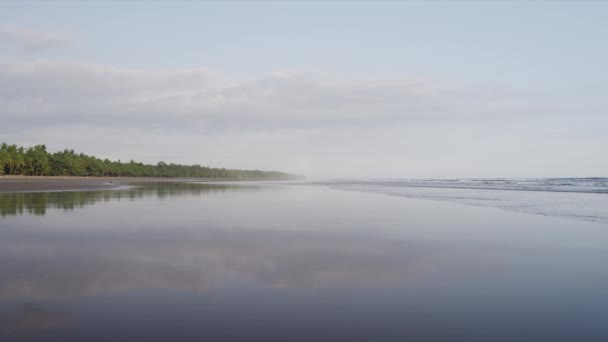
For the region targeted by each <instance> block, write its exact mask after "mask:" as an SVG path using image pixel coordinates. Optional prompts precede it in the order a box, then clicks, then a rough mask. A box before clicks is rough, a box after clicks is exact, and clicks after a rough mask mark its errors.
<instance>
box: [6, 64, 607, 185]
mask: <svg viewBox="0 0 608 342" xmlns="http://www.w3.org/2000/svg"><path fill="white" fill-rule="evenodd" d="M552 98H555V96H553V97H552ZM564 98H566V97H565V96H562V97H560V99H559V100H560V101H554V102H550V101H546V97H545V98H542V97H537V98H535V97H533V96H531V95H530V94H525V96H522V95H521V94H517V93H516V92H512V91H509V90H507V89H499V88H496V87H467V86H465V85H463V84H447V83H442V82H438V81H436V80H420V79H412V80H404V79H402V78H396V79H378V78H371V77H359V78H354V77H344V76H341V75H331V74H322V73H320V72H312V71H309V72H302V71H289V72H269V73H266V74H263V75H259V76H258V77H254V78H250V79H237V80H234V79H230V78H229V77H226V76H224V75H222V74H221V73H219V72H215V71H212V70H209V69H205V68H196V69H184V70H144V69H131V68H118V67H112V66H104V65H96V64H86V63H77V62H69V61H51V60H33V61H28V60H16V59H4V60H0V121H1V122H2V125H0V140H2V141H8V142H11V143H19V144H24V145H33V144H37V143H45V144H47V145H48V147H49V149H51V150H56V149H63V148H74V149H76V150H77V151H81V152H85V153H90V154H95V155H98V156H100V157H107V158H111V159H121V160H129V159H135V160H141V161H144V162H150V163H156V162H157V161H159V160H164V161H166V162H179V163H200V164H206V165H210V166H222V167H230V168H244V169H250V168H258V169H275V170H282V171H286V172H293V173H298V174H306V175H309V176H328V177H338V176H345V177H346V176H368V175H370V176H387V177H390V176H393V177H396V176H398V177H423V178H424V177H442V176H443V177H445V176H448V177H451V176H460V177H463V176H465V177H466V176H468V177H479V176H535V175H539V176H545V175H547V174H546V173H544V174H543V173H542V170H547V169H548V165H550V166H551V167H550V168H549V169H550V170H554V171H555V172H559V174H556V176H563V175H571V174H573V171H577V172H580V171H579V170H595V169H598V170H599V169H601V168H602V167H604V166H605V165H604V164H603V163H601V162H597V160H595V159H594V158H592V157H591V158H590V156H589V153H587V152H586V151H591V149H590V147H592V146H595V145H597V144H602V143H603V140H602V138H601V137H602V135H592V136H591V138H586V139H580V138H576V137H573V139H569V136H568V134H571V131H572V128H573V127H574V126H573V125H572V124H571V123H569V120H570V117H571V116H568V115H563V114H564V113H566V114H568V113H570V114H571V112H572V110H573V109H574V110H576V108H577V106H578V107H580V105H579V104H575V105H576V106H575V107H568V106H569V105H572V103H568V101H567V100H564ZM560 115H561V116H560ZM579 115H580V117H587V118H588V119H590V120H595V121H596V122H597V125H595V126H594V127H596V126H597V127H599V126H598V125H599V124H601V122H602V120H603V119H601V117H600V116H596V117H595V119H594V118H593V117H592V116H589V113H580V114H579ZM549 118H550V119H551V121H548V119H549ZM548 122H549V124H547V123H548ZM584 126H585V127H587V126H588V125H584ZM581 127H582V126H581ZM583 128H584V127H583ZM585 129H586V130H587V131H588V128H585ZM515 138H516V139H515ZM556 146H562V147H563V149H562V150H561V153H562V154H559V155H555V156H553V154H555V151H556V149H555V147H556ZM520 150H523V151H526V153H520ZM564 151H565V153H569V154H570V156H569V160H570V161H571V162H570V163H568V165H564V158H563V153H564ZM581 151H583V152H581ZM531 153H533V154H534V155H530V154H531ZM489 161H491V162H489ZM539 161H542V162H543V163H541V164H539V163H538V162H539ZM530 165H535V167H534V168H531V167H530Z"/></svg>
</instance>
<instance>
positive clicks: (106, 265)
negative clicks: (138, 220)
mask: <svg viewBox="0 0 608 342" xmlns="http://www.w3.org/2000/svg"><path fill="white" fill-rule="evenodd" d="M19 241H20V242H19V243H18V244H16V243H14V241H11V240H10V239H8V240H4V241H1V242H0V250H1V252H0V260H1V261H0V262H1V263H2V265H1V268H2V269H3V273H4V274H3V276H2V277H1V278H0V298H4V299H8V298H47V297H57V296H59V297H61V296H73V295H83V294H95V293H106V292H115V291H121V290H129V289H171V290H189V291H203V290H207V289H211V288H215V289H218V288H221V287H222V286H223V285H225V284H226V283H227V282H229V281H231V280H232V281H243V280H253V281H255V282H256V283H258V284H260V285H261V286H268V287H275V288H287V289H310V288H329V287H342V288H344V287H360V286H392V285H400V286H403V285H407V284H411V283H417V282H421V281H432V279H433V278H434V277H435V278H436V277H438V276H441V274H443V273H446V272H460V273H463V274H466V273H472V272H479V271H485V270H488V269H489V266H488V265H487V264H483V263H480V262H479V261H475V260H476V259H475V258H474V256H473V255H472V254H467V253H466V251H464V250H462V249H446V248H437V247H433V246H428V245H425V246H421V245H420V244H413V243H407V242H403V241H389V240H385V239H370V238H363V237H356V236H349V237H347V236H341V235H335V236H331V235H329V236H327V235H315V234H313V233H302V232H281V233H277V232H248V233H244V232H238V233H237V232H232V233H231V232H216V233H214V234H212V236H211V237H208V238H206V239H196V238H189V237H183V236H182V237H179V238H176V237H171V238H169V237H167V238H166V239H160V238H149V239H145V238H141V237H138V236H136V235H135V236H133V235H132V236H128V235H127V236H125V235H124V234H122V235H121V236H120V238H119V237H118V236H109V237H106V238H100V237H99V236H96V237H92V238H84V239H82V238H81V239H80V240H78V241H74V240H62V239H36V238H29V239H27V240H25V239H23V238H21V239H20V240H19Z"/></svg>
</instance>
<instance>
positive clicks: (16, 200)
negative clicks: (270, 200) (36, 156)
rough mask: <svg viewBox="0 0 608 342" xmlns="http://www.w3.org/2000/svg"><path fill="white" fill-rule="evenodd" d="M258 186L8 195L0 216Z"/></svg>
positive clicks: (166, 185) (169, 185) (165, 185)
mask: <svg viewBox="0 0 608 342" xmlns="http://www.w3.org/2000/svg"><path fill="white" fill-rule="evenodd" d="M259 188H260V186H258V185H240V184H206V183H205V184H202V183H178V182H159V183H143V184H142V183H139V184H137V185H136V186H134V187H132V188H130V189H126V190H103V191H65V192H25V193H24V192H21V193H19V192H12V193H0V216H2V217H5V216H15V215H23V214H29V215H39V216H41V215H45V214H46V210H47V209H63V210H65V211H71V210H74V209H77V208H84V207H85V206H87V205H92V204H95V203H97V202H108V201H120V200H131V201H135V200H138V199H141V198H144V197H152V196H156V197H157V198H160V199H163V198H170V197H175V196H183V195H191V196H203V195H208V194H211V193H221V192H226V191H257V190H259Z"/></svg>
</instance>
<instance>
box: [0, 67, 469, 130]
mask: <svg viewBox="0 0 608 342" xmlns="http://www.w3.org/2000/svg"><path fill="white" fill-rule="evenodd" d="M459 96H460V94H459ZM453 97H454V96H452V95H451V94H450V93H449V92H447V91H445V90H442V87H440V86H438V85H434V84H432V83H429V82H427V83H424V82H416V81H411V82H404V81H402V80H399V81H394V80H380V81H378V80H374V79H352V78H344V77H339V76H331V75H321V74H319V73H314V72H306V73H302V72H281V73H278V72H274V73H268V74H266V75H262V76H260V77H257V78H255V79H251V80H239V81H234V80H229V79H227V78H225V77H223V76H222V75H219V74H217V73H214V72H211V71H209V70H207V69H187V70H177V71H149V70H134V69H126V68H114V67H105V66H99V65H90V64H78V63H68V62H50V61H30V62H23V61H15V60H4V61H2V60H0V118H1V119H3V120H7V121H9V122H11V123H12V125H11V126H4V127H3V128H1V129H0V130H5V131H6V130H7V129H10V128H13V129H19V128H21V127H23V126H28V127H29V126H31V125H35V124H37V123H40V124H44V125H48V124H52V123H55V124H64V123H69V124H97V125H104V124H105V125H115V124H116V123H117V122H120V123H121V124H122V125H133V126H138V127H140V126H147V127H165V128H179V129H188V130H192V131H197V132H205V133H208V132H223V131H231V130H238V131H252V130H253V131H259V130H269V129H272V130H274V129H285V128H298V129H300V128H318V127H352V126H378V125H380V126H382V125H391V124H394V123H397V122H404V121H409V120H420V119H437V118H450V117H454V116H455V115H456V116H457V117H459V118H460V117H463V116H471V115H479V114H480V112H479V110H476V109H475V108H474V106H471V103H467V102H466V101H462V100H459V101H455V100H454V99H453ZM476 106H478V105H476ZM478 107H480V106H478ZM480 108H481V107H480Z"/></svg>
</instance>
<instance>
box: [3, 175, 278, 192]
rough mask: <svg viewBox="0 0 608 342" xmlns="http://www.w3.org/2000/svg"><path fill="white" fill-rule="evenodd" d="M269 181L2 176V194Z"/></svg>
mask: <svg viewBox="0 0 608 342" xmlns="http://www.w3.org/2000/svg"><path fill="white" fill-rule="evenodd" d="M239 180H244V181H245V180H247V181H256V180H266V181H267V180H269V179H234V178H229V179H225V178H152V177H59V176H54V177H28V176H0V193H2V192H36V191H83V190H111V189H114V188H119V187H121V186H125V185H129V184H133V183H146V182H161V181H162V182H221V181H239Z"/></svg>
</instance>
